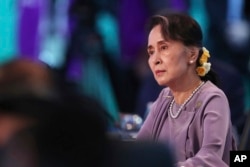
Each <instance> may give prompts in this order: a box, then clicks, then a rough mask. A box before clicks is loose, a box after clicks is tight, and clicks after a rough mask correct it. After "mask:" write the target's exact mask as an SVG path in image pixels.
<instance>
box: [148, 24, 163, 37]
mask: <svg viewBox="0 0 250 167" xmlns="http://www.w3.org/2000/svg"><path fill="white" fill-rule="evenodd" d="M151 39H163V36H162V33H161V26H160V25H156V26H155V27H153V28H152V29H151V31H150V33H149V36H148V40H149V41H150V40H151Z"/></svg>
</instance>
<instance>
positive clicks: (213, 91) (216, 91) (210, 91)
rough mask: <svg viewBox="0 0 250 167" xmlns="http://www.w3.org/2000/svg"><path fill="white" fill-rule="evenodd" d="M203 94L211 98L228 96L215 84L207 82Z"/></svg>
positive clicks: (202, 90)
mask: <svg viewBox="0 0 250 167" xmlns="http://www.w3.org/2000/svg"><path fill="white" fill-rule="evenodd" d="M201 93H202V94H204V95H209V96H211V95H215V96H216V95H220V96H226V95H225V93H224V91H223V90H222V89H220V88H219V87H218V86H216V85H215V84H213V83H212V82H211V81H206V83H205V84H204V86H203V88H202V89H201Z"/></svg>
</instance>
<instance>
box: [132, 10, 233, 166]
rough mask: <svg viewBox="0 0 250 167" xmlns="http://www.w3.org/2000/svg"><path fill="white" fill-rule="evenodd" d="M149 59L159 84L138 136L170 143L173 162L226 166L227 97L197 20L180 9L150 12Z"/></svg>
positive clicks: (228, 143)
mask: <svg viewBox="0 0 250 167" xmlns="http://www.w3.org/2000/svg"><path fill="white" fill-rule="evenodd" d="M149 28H150V33H149V36H148V47H147V50H148V55H149V58H148V63H149V66H150V68H151V70H152V72H153V74H154V78H155V80H156V81H157V83H158V84H159V85H161V86H166V88H164V89H163V90H162V91H161V93H160V95H159V97H158V98H157V100H156V101H155V102H154V103H153V104H152V106H151V111H150V113H149V115H148V116H147V118H146V120H145V122H144V124H143V126H142V128H141V129H140V131H139V133H138V136H137V140H153V141H157V142H162V143H166V144H168V145H171V146H173V149H174V155H175V156H176V159H177V162H176V165H177V166H185V167H198V166H204V167H205V166H206V167H207V166H209V167H215V166H220V167H224V166H228V165H229V153H230V150H235V149H236V146H235V141H234V137H233V134H232V125H231V120H230V109H229V104H228V100H227V97H226V96H225V94H224V92H223V91H222V90H221V89H219V88H218V87H217V86H216V84H217V80H216V75H215V73H214V72H213V71H212V70H211V69H210V66H211V63H209V62H208V59H209V57H210V54H209V51H208V50H207V49H206V48H205V47H203V45H202V31H201V28H200V26H199V24H198V23H197V22H196V21H195V20H194V19H193V18H191V17H190V16H187V15H184V14H177V13H172V14H166V15H156V16H153V17H152V19H151V22H150V27H149Z"/></svg>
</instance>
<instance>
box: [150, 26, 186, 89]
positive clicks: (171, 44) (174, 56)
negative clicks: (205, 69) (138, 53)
mask: <svg viewBox="0 0 250 167" xmlns="http://www.w3.org/2000/svg"><path fill="white" fill-rule="evenodd" d="M187 50H188V48H187V47H185V46H184V45H183V44H182V43H181V42H178V41H173V40H169V41H166V40H165V39H164V38H163V36H162V34H161V26H160V25H157V26H155V27H154V28H153V29H152V30H151V31H150V33H149V37H148V54H149V59H148V63H149V66H150V68H151V70H152V72H153V74H154V77H155V79H156V81H157V82H158V84H159V85H161V86H169V84H171V83H172V84H174V83H176V82H177V81H181V79H182V78H183V77H184V76H185V75H186V73H187V71H188V62H189V59H188V56H187V53H188V52H187Z"/></svg>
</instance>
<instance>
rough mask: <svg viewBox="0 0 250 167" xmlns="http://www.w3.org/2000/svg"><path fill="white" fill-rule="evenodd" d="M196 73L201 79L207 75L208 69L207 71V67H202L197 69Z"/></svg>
mask: <svg viewBox="0 0 250 167" xmlns="http://www.w3.org/2000/svg"><path fill="white" fill-rule="evenodd" d="M196 72H197V74H198V75H199V76H201V77H203V76H205V75H206V69H205V67H202V66H201V67H197V68H196Z"/></svg>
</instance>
